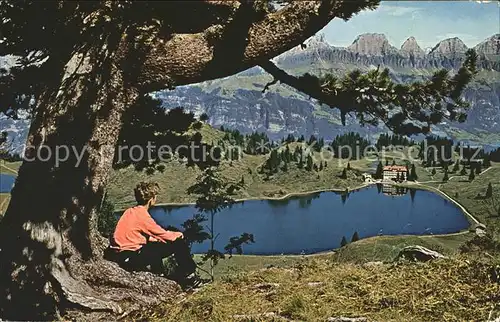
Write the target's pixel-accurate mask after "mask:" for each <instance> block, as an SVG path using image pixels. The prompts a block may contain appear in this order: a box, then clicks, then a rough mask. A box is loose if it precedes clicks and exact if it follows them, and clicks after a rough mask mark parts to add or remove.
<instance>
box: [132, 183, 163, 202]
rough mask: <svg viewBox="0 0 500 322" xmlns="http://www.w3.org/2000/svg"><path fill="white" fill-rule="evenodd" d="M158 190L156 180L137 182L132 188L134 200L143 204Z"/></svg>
mask: <svg viewBox="0 0 500 322" xmlns="http://www.w3.org/2000/svg"><path fill="white" fill-rule="evenodd" d="M158 192H160V186H159V185H158V184H157V183H156V182H139V183H138V184H137V186H136V187H135V189H134V194H135V200H136V201H137V203H138V204H139V205H145V204H147V203H148V201H149V200H151V198H154V197H155V196H156V195H158Z"/></svg>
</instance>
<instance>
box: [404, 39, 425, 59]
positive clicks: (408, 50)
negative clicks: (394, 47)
mask: <svg viewBox="0 0 500 322" xmlns="http://www.w3.org/2000/svg"><path fill="white" fill-rule="evenodd" d="M401 54H403V55H404V56H407V57H409V56H411V55H413V56H415V57H423V56H425V52H424V51H423V50H422V48H420V46H419V45H418V43H417V40H416V39H415V37H410V38H408V39H406V41H405V42H404V43H403V45H402V46H401Z"/></svg>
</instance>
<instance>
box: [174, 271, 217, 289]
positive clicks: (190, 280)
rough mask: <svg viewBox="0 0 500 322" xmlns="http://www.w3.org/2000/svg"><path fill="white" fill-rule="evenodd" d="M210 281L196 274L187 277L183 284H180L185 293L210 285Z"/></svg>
mask: <svg viewBox="0 0 500 322" xmlns="http://www.w3.org/2000/svg"><path fill="white" fill-rule="evenodd" d="M209 281H210V280H206V279H202V278H200V277H199V276H198V275H196V274H195V273H192V274H189V275H188V276H186V277H185V278H184V279H183V281H182V282H180V283H179V285H180V286H181V288H182V289H183V290H184V291H186V292H187V291H192V290H195V289H198V288H200V287H202V286H203V285H206V284H208V282H209Z"/></svg>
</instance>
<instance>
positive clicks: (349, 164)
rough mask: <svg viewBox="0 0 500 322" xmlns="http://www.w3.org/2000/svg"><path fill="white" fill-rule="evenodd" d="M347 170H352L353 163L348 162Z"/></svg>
mask: <svg viewBox="0 0 500 322" xmlns="http://www.w3.org/2000/svg"><path fill="white" fill-rule="evenodd" d="M347 170H351V163H350V162H347Z"/></svg>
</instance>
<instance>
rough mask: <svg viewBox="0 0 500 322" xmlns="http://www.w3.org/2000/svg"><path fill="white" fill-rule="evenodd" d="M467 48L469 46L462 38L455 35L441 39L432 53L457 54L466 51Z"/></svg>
mask: <svg viewBox="0 0 500 322" xmlns="http://www.w3.org/2000/svg"><path fill="white" fill-rule="evenodd" d="M467 49H468V48H467V46H466V45H465V44H464V42H463V41H462V40H461V39H460V38H458V37H454V38H448V39H445V40H443V41H440V42H439V43H438V44H437V45H436V46H434V48H432V50H431V52H430V54H431V55H444V56H453V55H455V54H461V53H465V52H466V51H467Z"/></svg>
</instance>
